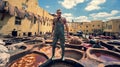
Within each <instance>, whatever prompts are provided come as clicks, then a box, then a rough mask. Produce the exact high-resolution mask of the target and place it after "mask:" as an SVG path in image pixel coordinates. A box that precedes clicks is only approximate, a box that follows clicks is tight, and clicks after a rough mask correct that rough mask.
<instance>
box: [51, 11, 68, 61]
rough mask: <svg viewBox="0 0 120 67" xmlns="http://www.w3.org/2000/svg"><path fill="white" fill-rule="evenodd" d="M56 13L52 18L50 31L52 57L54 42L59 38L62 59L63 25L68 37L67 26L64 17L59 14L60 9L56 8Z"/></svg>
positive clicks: (63, 48)
mask: <svg viewBox="0 0 120 67" xmlns="http://www.w3.org/2000/svg"><path fill="white" fill-rule="evenodd" d="M56 13H57V15H56V17H55V18H54V19H53V26H52V33H53V47H52V59H53V58H54V54H55V47H56V44H57V42H58V40H60V45H61V49H62V56H61V59H62V60H64V50H65V46H64V44H65V36H64V26H65V27H66V30H67V36H68V37H69V34H68V26H67V21H66V19H65V18H63V17H61V14H62V12H61V10H60V9H58V10H57V11H56Z"/></svg>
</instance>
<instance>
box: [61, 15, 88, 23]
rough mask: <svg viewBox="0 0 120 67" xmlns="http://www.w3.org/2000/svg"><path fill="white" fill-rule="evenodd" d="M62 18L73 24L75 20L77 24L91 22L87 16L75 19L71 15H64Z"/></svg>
mask: <svg viewBox="0 0 120 67" xmlns="http://www.w3.org/2000/svg"><path fill="white" fill-rule="evenodd" d="M62 16H63V17H65V18H66V19H67V21H69V22H71V21H72V20H74V21H75V22H89V20H88V17H87V16H79V17H75V16H73V15H72V14H71V13H64V14H63V15H62Z"/></svg>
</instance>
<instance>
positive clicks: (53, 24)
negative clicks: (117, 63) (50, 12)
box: [52, 19, 55, 34]
mask: <svg viewBox="0 0 120 67" xmlns="http://www.w3.org/2000/svg"><path fill="white" fill-rule="evenodd" d="M54 27H55V23H54V19H53V23H52V34H53V32H54Z"/></svg>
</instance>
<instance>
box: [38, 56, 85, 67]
mask: <svg viewBox="0 0 120 67" xmlns="http://www.w3.org/2000/svg"><path fill="white" fill-rule="evenodd" d="M39 67H84V66H83V65H81V64H80V63H79V62H77V61H75V60H74V59H71V58H65V60H64V61H62V60H61V59H55V60H49V61H47V62H46V63H44V64H42V65H41V66H39Z"/></svg>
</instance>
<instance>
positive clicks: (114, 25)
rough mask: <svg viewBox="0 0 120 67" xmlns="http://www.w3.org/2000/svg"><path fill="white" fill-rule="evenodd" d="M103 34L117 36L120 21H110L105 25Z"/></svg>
mask: <svg viewBox="0 0 120 67" xmlns="http://www.w3.org/2000/svg"><path fill="white" fill-rule="evenodd" d="M104 32H105V33H106V35H112V34H119V33H120V19H112V20H109V21H107V22H106V23H105V29H104Z"/></svg>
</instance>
